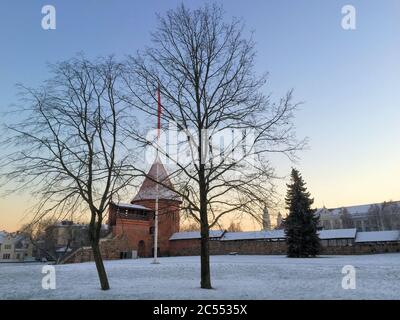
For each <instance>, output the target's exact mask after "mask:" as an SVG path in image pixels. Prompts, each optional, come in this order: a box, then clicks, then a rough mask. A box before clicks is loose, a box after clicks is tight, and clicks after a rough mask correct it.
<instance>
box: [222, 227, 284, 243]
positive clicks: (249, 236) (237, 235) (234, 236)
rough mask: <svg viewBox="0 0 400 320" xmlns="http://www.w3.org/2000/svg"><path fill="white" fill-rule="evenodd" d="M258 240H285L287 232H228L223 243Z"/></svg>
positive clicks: (223, 238)
mask: <svg viewBox="0 0 400 320" xmlns="http://www.w3.org/2000/svg"><path fill="white" fill-rule="evenodd" d="M256 239H285V232H284V230H271V231H246V232H226V233H225V234H224V236H223V237H222V238H221V240H222V241H234V240H256Z"/></svg>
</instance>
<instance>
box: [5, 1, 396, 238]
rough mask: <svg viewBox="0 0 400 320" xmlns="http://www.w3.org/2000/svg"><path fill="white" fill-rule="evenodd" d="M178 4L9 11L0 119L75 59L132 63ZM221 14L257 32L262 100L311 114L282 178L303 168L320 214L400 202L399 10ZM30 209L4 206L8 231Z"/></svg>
mask: <svg viewBox="0 0 400 320" xmlns="http://www.w3.org/2000/svg"><path fill="white" fill-rule="evenodd" d="M180 2H181V1H175V0H168V1H165V0H157V1H156V0H150V1H125V0H114V1H110V0H97V1H94V0H85V1H78V0H68V1H66V0H64V1H54V0H46V1H36V0H31V1H22V0H12V1H11V0H2V1H1V3H0V41H1V48H0V112H3V111H7V109H8V108H9V106H10V105H11V104H13V103H16V102H18V97H17V90H16V87H15V84H16V83H23V84H25V85H27V86H33V87H38V86H40V84H41V83H42V81H43V80H45V79H46V78H48V77H49V73H48V69H47V64H48V63H54V62H56V61H60V60H64V59H68V58H71V57H73V56H74V55H76V54H77V53H79V52H83V53H85V55H86V56H87V57H98V56H102V55H109V54H114V55H116V56H117V57H119V58H123V57H125V56H126V55H128V54H134V53H135V52H136V51H137V50H138V49H142V48H143V47H144V46H146V45H148V44H150V42H149V39H150V32H152V31H154V29H155V26H156V22H157V19H156V13H159V14H163V13H164V12H165V11H166V10H168V9H173V8H175V7H176V6H177V5H178V4H179V3H180ZM209 2H213V1H209ZM214 2H217V3H222V4H223V6H224V9H225V11H226V18H227V19H230V18H231V17H233V16H235V17H241V18H243V19H244V21H245V22H246V27H247V30H248V31H254V39H255V41H256V50H257V60H256V71H257V72H260V73H263V72H265V71H268V72H269V80H268V82H269V83H268V86H267V88H266V90H268V91H267V92H266V93H269V92H271V93H272V95H273V97H275V98H276V99H278V98H279V97H280V96H282V95H284V94H285V92H286V91H287V90H289V89H290V88H294V90H295V91H294V98H295V100H296V101H302V102H304V103H303V105H302V107H301V109H300V110H299V112H297V114H296V118H295V125H296V128H297V135H298V137H300V138H302V137H308V139H309V144H308V148H307V149H306V150H303V151H301V152H299V153H298V156H299V160H298V161H297V162H296V163H291V162H289V161H288V160H287V159H284V158H279V159H275V160H274V161H275V166H276V169H277V172H278V174H280V175H282V176H287V175H288V174H289V172H290V168H291V167H292V166H295V167H296V168H298V169H299V170H300V171H301V173H302V175H303V178H304V179H305V181H306V182H307V186H308V189H309V191H310V192H311V194H312V196H313V197H314V199H315V203H314V204H315V206H316V207H321V206H326V207H328V208H330V207H340V206H346V205H355V204H364V203H374V202H382V201H385V200H400V188H399V180H400V148H399V142H398V141H399V136H400V125H399V120H400V59H399V54H400V38H399V34H400V1H398V0H382V1H372V0H363V1H354V0H345V1H340V0H329V1H319V0H301V1H290V0H283V1H278V0H268V1H266V0H259V1H258V0H257V1H244V0H230V1H225V2H223V1H214ZM184 3H185V4H187V5H188V6H189V7H193V8H195V7H197V6H199V5H201V4H202V3H204V2H203V1H184ZM48 4H50V5H53V6H54V7H55V8H56V23H57V24H56V29H55V30H43V29H42V27H41V20H42V18H43V16H44V15H43V14H42V13H41V10H42V7H43V6H44V5H48ZM347 4H351V5H352V6H353V7H354V8H355V9H356V29H355V30H345V29H343V28H342V25H341V20H342V17H343V14H342V12H341V10H342V7H343V6H344V5H347ZM0 152H5V151H4V150H0ZM285 182H287V180H282V181H280V182H279V190H280V192H281V193H282V194H284V192H285ZM0 189H1V186H0ZM33 201H34V198H33V199H32V198H29V197H28V196H27V195H25V194H16V195H13V196H11V197H7V198H0V230H2V229H6V230H9V231H14V230H16V229H18V226H19V225H20V224H21V223H22V222H23V221H25V220H22V219H23V218H24V216H25V213H26V210H27V208H28V207H29V205H30V204H31V203H32V202H33ZM25 219H26V218H25ZM249 228H251V226H249Z"/></svg>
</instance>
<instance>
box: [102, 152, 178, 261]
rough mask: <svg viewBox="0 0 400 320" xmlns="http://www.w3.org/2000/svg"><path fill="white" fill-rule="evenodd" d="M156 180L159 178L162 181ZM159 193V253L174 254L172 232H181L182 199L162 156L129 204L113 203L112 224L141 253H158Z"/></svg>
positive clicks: (115, 232)
mask: <svg viewBox="0 0 400 320" xmlns="http://www.w3.org/2000/svg"><path fill="white" fill-rule="evenodd" d="M157 173H158V178H157ZM157 179H158V180H157ZM155 181H159V182H160V183H161V184H162V185H160V184H157V183H156V182H155ZM157 195H158V255H159V256H168V255H170V248H169V245H170V241H169V238H170V237H171V236H172V234H174V233H176V232H179V224H180V219H179V211H180V204H181V203H182V202H181V200H180V198H179V196H178V195H177V194H176V192H175V191H174V188H173V185H172V182H171V180H170V179H169V176H168V173H167V171H166V169H165V167H164V166H163V164H162V163H161V162H160V160H159V159H158V158H157V159H156V161H155V162H154V163H153V165H152V166H151V168H150V170H149V172H148V174H147V176H146V178H145V180H144V181H143V184H142V185H141V187H140V189H139V191H138V193H137V194H136V195H135V196H134V197H133V198H132V200H131V202H130V203H129V204H126V203H114V202H112V203H110V207H109V220H108V225H109V227H110V228H111V230H112V234H113V235H114V236H115V237H117V236H125V237H126V238H127V240H128V243H129V246H130V248H131V249H132V251H134V252H135V254H137V256H138V257H151V256H153V253H154V217H155V206H156V198H157ZM127 254H128V255H129V253H127ZM121 256H123V253H121Z"/></svg>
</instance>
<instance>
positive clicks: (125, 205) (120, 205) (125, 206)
mask: <svg viewBox="0 0 400 320" xmlns="http://www.w3.org/2000/svg"><path fill="white" fill-rule="evenodd" d="M114 205H115V206H117V207H118V208H122V209H136V210H145V211H153V210H152V209H149V208H147V207H145V206H141V205H139V204H129V203H114Z"/></svg>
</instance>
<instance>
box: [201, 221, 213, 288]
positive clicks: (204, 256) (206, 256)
mask: <svg viewBox="0 0 400 320" xmlns="http://www.w3.org/2000/svg"><path fill="white" fill-rule="evenodd" d="M209 251H210V247H209V242H208V223H207V224H205V223H202V224H201V258H200V260H201V288H203V289H212V287H211V277H210V252H209Z"/></svg>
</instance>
